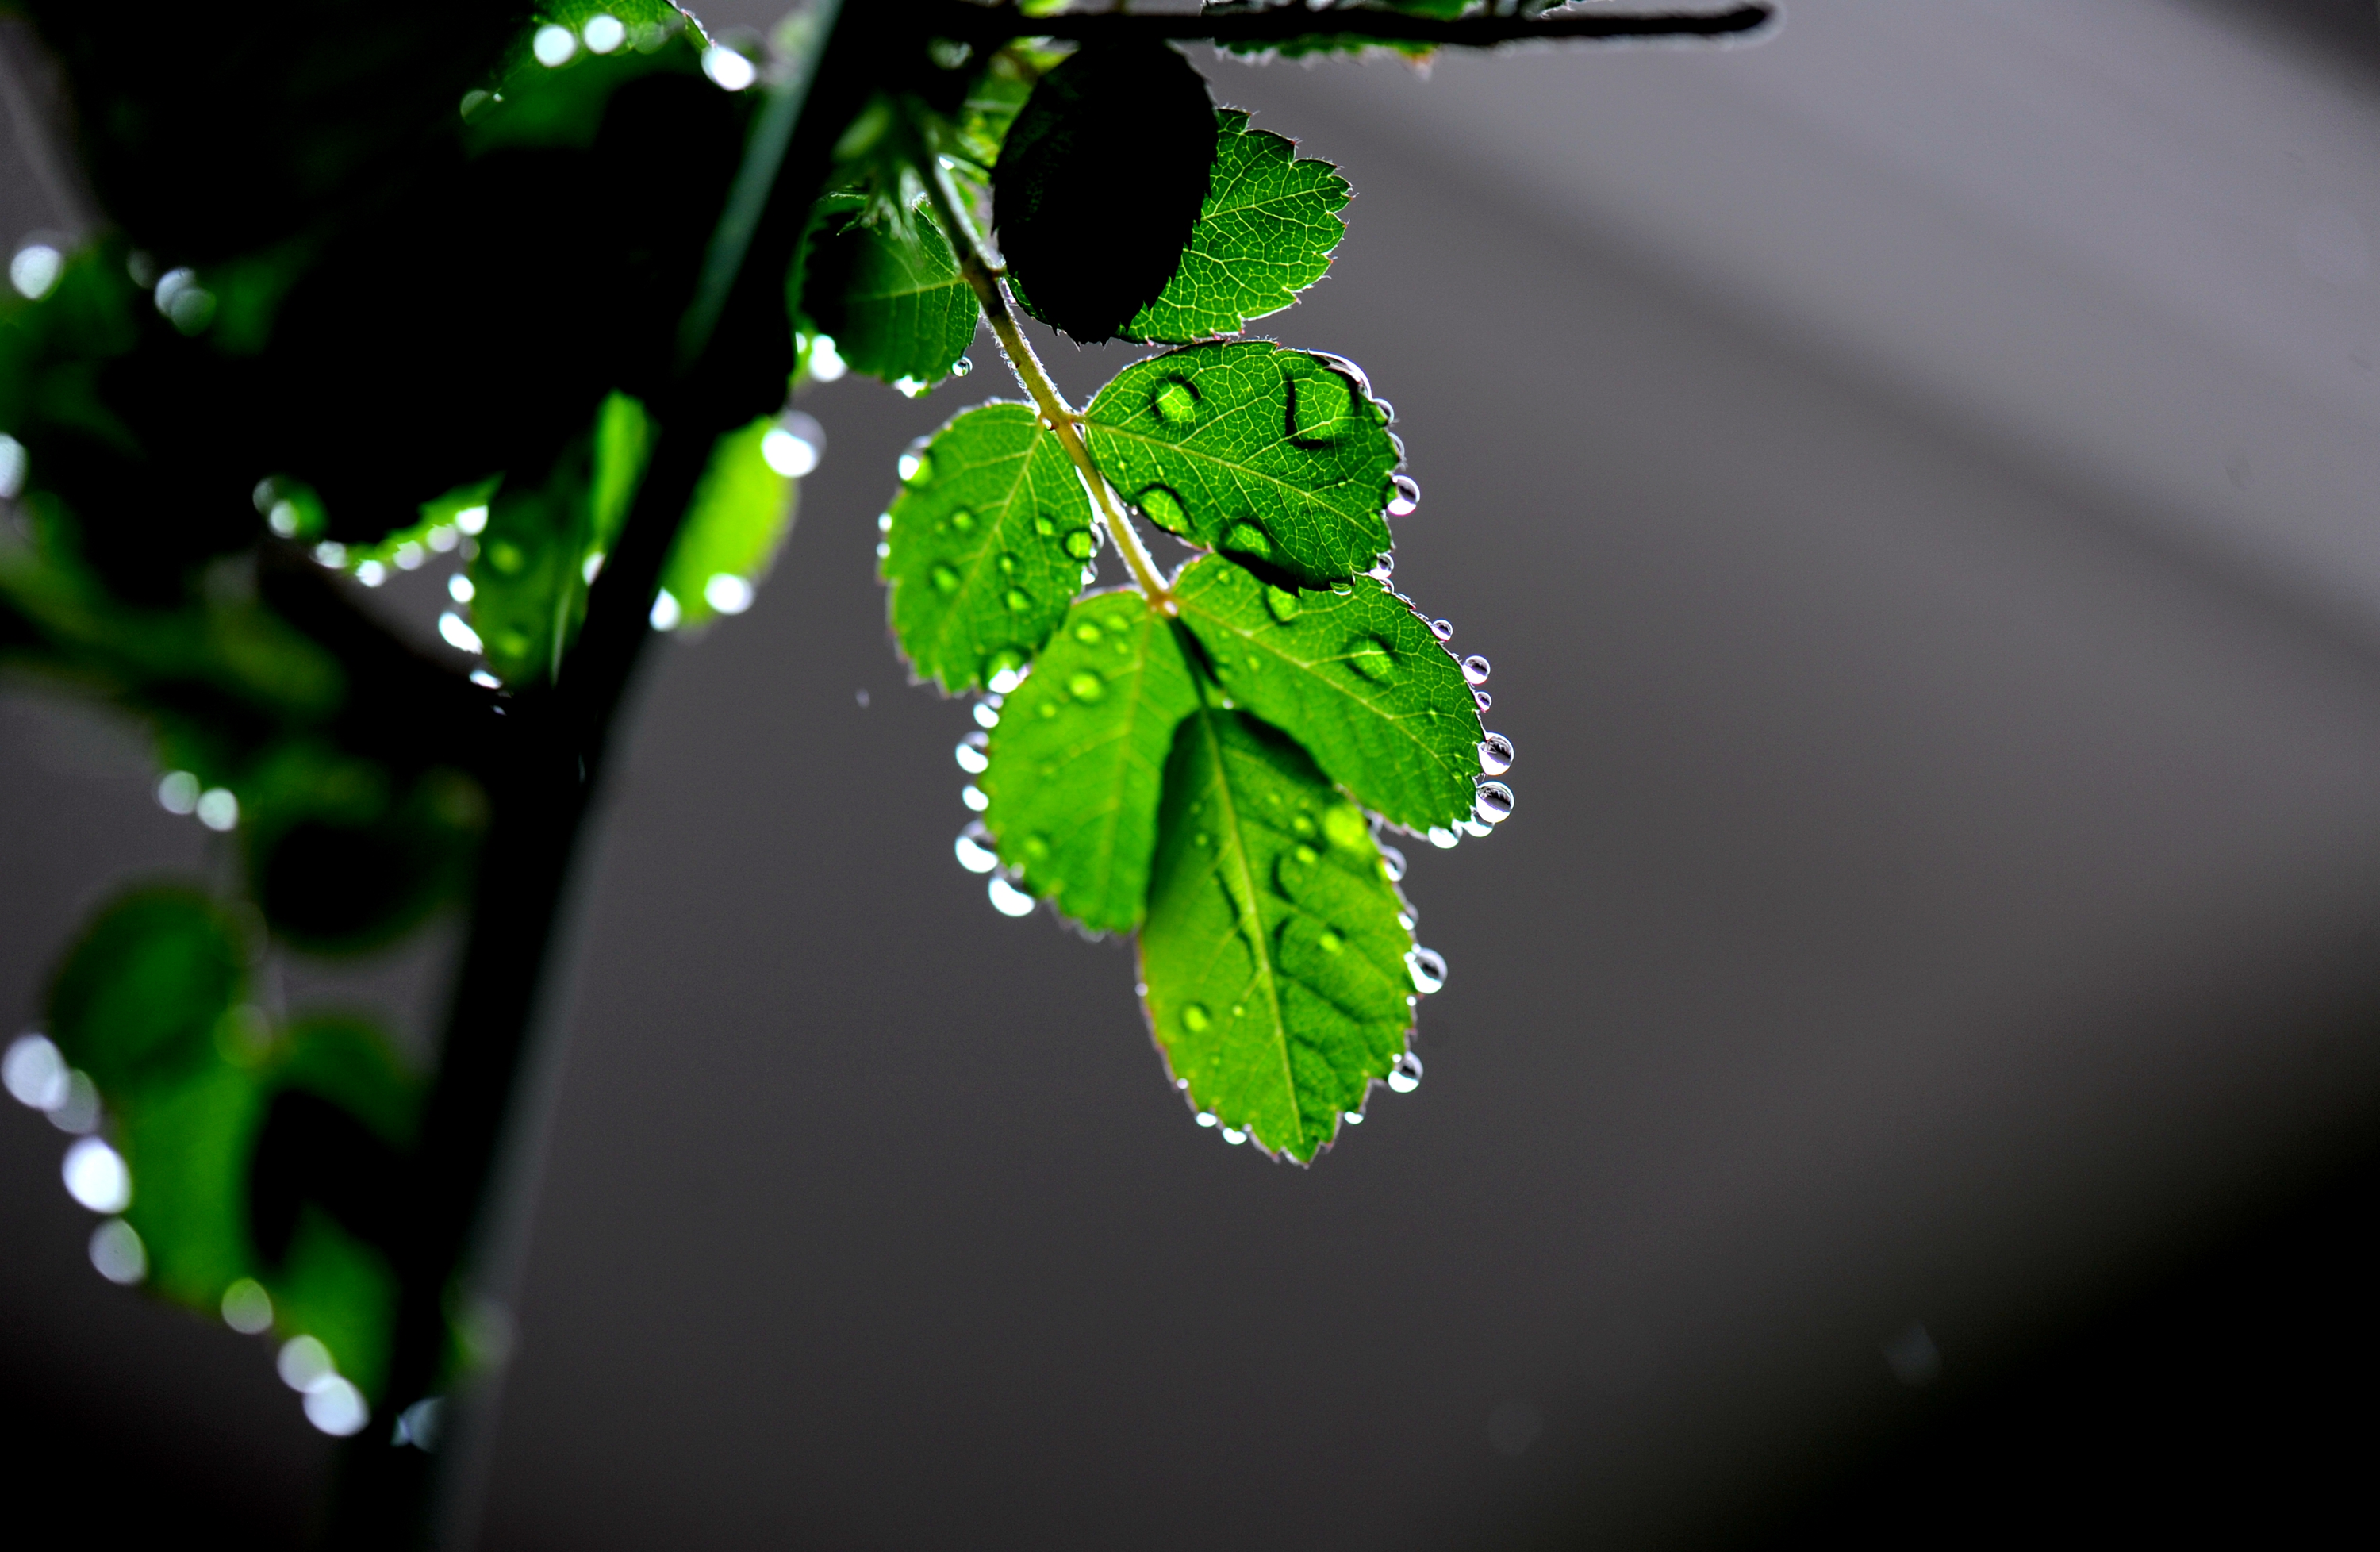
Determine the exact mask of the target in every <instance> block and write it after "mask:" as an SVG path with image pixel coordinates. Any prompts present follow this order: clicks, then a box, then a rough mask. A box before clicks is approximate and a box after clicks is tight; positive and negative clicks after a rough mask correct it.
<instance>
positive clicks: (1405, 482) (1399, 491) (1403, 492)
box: [1389, 474, 1421, 517]
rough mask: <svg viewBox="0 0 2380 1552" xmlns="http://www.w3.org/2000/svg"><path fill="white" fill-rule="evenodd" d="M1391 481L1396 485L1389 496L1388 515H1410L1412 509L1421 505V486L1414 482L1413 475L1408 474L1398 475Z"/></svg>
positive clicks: (1412, 512)
mask: <svg viewBox="0 0 2380 1552" xmlns="http://www.w3.org/2000/svg"><path fill="white" fill-rule="evenodd" d="M1391 483H1393V484H1394V485H1395V486H1396V493H1395V494H1393V495H1391V496H1390V498H1389V515H1390V516H1391V517H1410V516H1412V515H1413V514H1414V509H1415V508H1416V507H1418V506H1420V505H1421V487H1420V486H1419V485H1417V484H1415V482H1414V478H1413V476H1411V475H1409V474H1401V475H1398V476H1397V477H1396V479H1394V480H1393V481H1391Z"/></svg>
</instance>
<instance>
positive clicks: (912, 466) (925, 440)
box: [893, 437, 934, 485]
mask: <svg viewBox="0 0 2380 1552" xmlns="http://www.w3.org/2000/svg"><path fill="white" fill-rule="evenodd" d="M931 440H932V439H931V438H929V437H919V438H918V439H917V441H915V442H913V443H910V444H909V447H908V451H906V452H905V453H903V454H902V455H901V461H900V462H899V463H898V464H896V465H894V466H893V467H894V469H895V470H896V471H897V472H898V473H899V474H900V476H901V483H902V484H904V485H924V484H927V483H929V482H930V481H931V480H932V479H933V478H934V458H933V455H932V454H930V453H929V452H927V451H926V449H927V445H928V444H929V442H930V441H931Z"/></svg>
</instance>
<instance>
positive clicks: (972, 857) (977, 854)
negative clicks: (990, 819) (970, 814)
mask: <svg viewBox="0 0 2380 1552" xmlns="http://www.w3.org/2000/svg"><path fill="white" fill-rule="evenodd" d="M951 850H952V851H953V852H956V853H957V854H958V859H959V866H960V867H964V868H965V869H966V870H967V871H968V872H970V873H989V872H990V871H991V870H992V869H993V868H995V867H999V866H1000V854H999V853H998V852H995V851H993V850H992V849H991V831H988V830H986V829H984V828H983V821H982V820H981V819H971V820H969V821H968V822H967V827H966V828H965V830H963V831H959V838H958V839H957V840H956V841H953V842H952V843H951Z"/></svg>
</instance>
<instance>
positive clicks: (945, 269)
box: [800, 199, 983, 384]
mask: <svg viewBox="0 0 2380 1552" xmlns="http://www.w3.org/2000/svg"><path fill="white" fill-rule="evenodd" d="M834 203H835V204H836V205H837V206H838V207H841V209H839V210H837V211H832V212H828V213H827V214H826V216H825V221H826V224H828V225H829V226H830V227H831V228H836V229H832V230H830V231H827V232H825V233H823V234H822V235H820V236H819V237H818V238H817V239H816V240H815V242H814V243H813V244H812V246H811V248H810V250H809V257H808V261H807V265H806V266H805V269H804V271H803V279H802V283H801V284H802V296H801V297H800V303H801V307H802V309H803V310H804V311H806V312H807V313H808V314H809V316H810V318H811V320H812V321H814V322H816V323H817V324H818V326H819V329H820V331H821V332H823V333H827V334H830V335H832V337H833V339H834V343H835V348H836V350H837V351H838V352H839V353H840V354H841V355H842V357H843V358H844V362H845V364H847V365H848V366H849V367H850V368H851V369H852V370H854V371H860V372H866V373H867V374H868V376H870V377H877V378H881V379H883V380H884V381H885V382H892V383H901V382H909V383H918V384H923V383H934V382H941V380H942V379H943V378H945V377H948V376H949V375H950V372H951V369H952V367H953V366H954V365H956V364H957V361H958V358H960V357H962V356H964V355H965V354H966V349H967V346H969V345H971V344H973V343H974V341H975V333H976V326H977V324H978V323H979V322H980V321H982V318H983V309H982V306H981V305H980V304H979V303H978V302H977V300H976V296H975V290H974V288H973V287H972V286H970V285H968V284H967V282H966V277H965V275H963V274H961V273H959V266H958V258H957V256H956V255H955V254H954V253H953V251H952V249H951V243H950V239H949V238H948V237H947V236H943V234H942V229H941V227H940V226H939V225H937V224H935V223H934V219H933V217H932V216H931V215H930V214H929V213H928V212H926V211H925V210H923V209H911V210H908V211H905V212H898V213H896V214H894V215H892V216H891V217H888V218H887V219H884V220H881V221H873V222H871V221H864V220H852V221H850V222H849V224H844V225H840V226H839V227H837V222H838V220H839V219H842V218H843V212H844V211H856V210H857V209H858V208H859V205H860V201H859V200H856V199H851V200H838V201H835V202H834Z"/></svg>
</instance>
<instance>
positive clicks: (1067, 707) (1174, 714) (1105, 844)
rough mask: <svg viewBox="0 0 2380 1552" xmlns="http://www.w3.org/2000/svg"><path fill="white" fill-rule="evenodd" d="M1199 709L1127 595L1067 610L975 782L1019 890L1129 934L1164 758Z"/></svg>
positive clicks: (1173, 642) (1155, 617)
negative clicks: (1019, 872) (1177, 731)
mask: <svg viewBox="0 0 2380 1552" xmlns="http://www.w3.org/2000/svg"><path fill="white" fill-rule="evenodd" d="M1197 701H1198V692H1197V688H1196V684H1195V683H1194V682H1193V680H1192V678H1191V673H1190V665H1189V662H1188V661H1187V660H1186V659H1184V656H1183V653H1182V645H1181V642H1180V641H1179V640H1178V639H1177V638H1176V637H1175V634H1174V627H1173V625H1172V624H1171V623H1170V622H1169V621H1168V620H1167V619H1166V617H1165V616H1164V615H1163V614H1161V613H1160V612H1157V611H1156V610H1153V609H1151V608H1150V607H1149V606H1148V602H1147V600H1146V599H1144V598H1142V597H1141V595H1140V594H1139V593H1138V592H1137V591H1136V590H1133V589H1129V588H1127V589H1124V590H1122V591H1118V592H1108V593H1096V594H1093V595H1092V596H1091V597H1089V598H1087V599H1084V600H1081V601H1080V602H1078V603H1076V604H1075V606H1074V608H1073V609H1071V610H1069V611H1068V612H1067V613H1066V620H1065V624H1062V626H1060V627H1059V630H1058V634H1057V635H1056V636H1055V637H1051V638H1050V645H1049V646H1048V647H1046V648H1044V649H1042V653H1041V656H1040V658H1039V660H1038V661H1036V663H1035V664H1034V668H1033V673H1032V676H1031V677H1030V678H1028V679H1026V681H1025V683H1024V684H1023V685H1020V686H1018V687H1017V689H1016V691H1015V693H1014V694H1013V695H1011V696H1009V697H1007V700H1006V701H1005V702H1004V703H1003V705H1002V708H1001V714H1000V725H999V726H998V727H996V728H994V729H993V730H992V734H991V741H990V751H989V752H990V758H991V764H990V767H989V769H987V770H985V771H984V773H983V776H982V779H981V781H980V782H978V785H980V786H981V787H982V789H983V791H984V792H985V794H987V795H989V796H990V799H991V806H990V807H989V808H987V809H985V810H984V816H983V817H984V823H985V824H986V825H987V826H988V827H989V828H990V831H991V832H992V833H993V834H994V835H995V836H997V837H999V839H1000V855H1001V857H1002V860H1003V861H1004V862H1006V863H1007V864H1008V865H1009V866H1010V867H1017V868H1021V869H1023V870H1024V877H1025V888H1026V891H1027V892H1029V893H1032V894H1036V895H1039V896H1041V897H1042V898H1044V899H1047V900H1050V901H1052V902H1054V903H1056V904H1057V907H1058V909H1059V910H1061V911H1062V912H1064V913H1065V914H1066V915H1069V916H1072V917H1073V918H1074V919H1075V920H1076V921H1078V922H1081V923H1082V924H1083V925H1084V926H1085V927H1087V928H1093V929H1094V930H1097V931H1102V932H1126V931H1130V930H1131V929H1132V928H1135V927H1137V926H1139V925H1140V920H1141V917H1142V915H1144V914H1146V912H1147V898H1148V864H1149V858H1150V856H1151V855H1152V854H1153V853H1154V852H1155V850H1156V847H1157V804H1158V794H1159V790H1160V787H1161V785H1162V783H1163V780H1164V774H1165V761H1166V757H1167V755H1168V754H1169V753H1170V752H1171V751H1172V747H1173V729H1174V727H1175V725H1176V724H1177V723H1179V722H1180V721H1182V719H1183V718H1184V717H1185V716H1187V715H1189V713H1190V711H1191V709H1193V708H1194V707H1196V705H1197Z"/></svg>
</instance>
